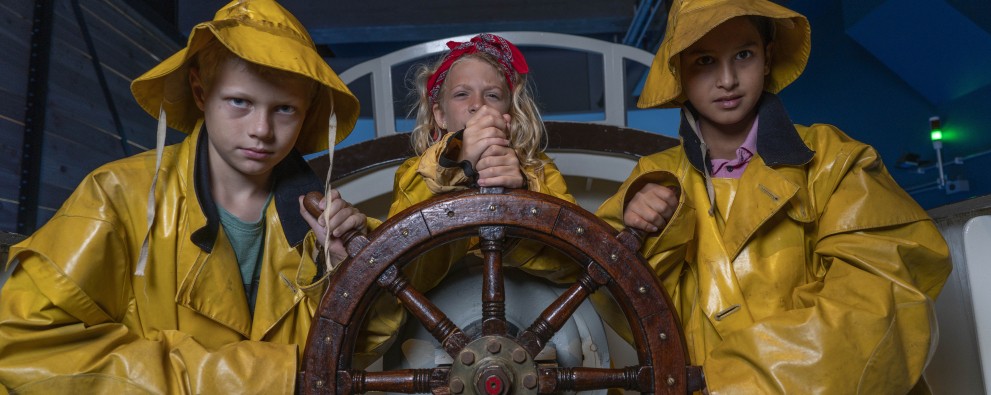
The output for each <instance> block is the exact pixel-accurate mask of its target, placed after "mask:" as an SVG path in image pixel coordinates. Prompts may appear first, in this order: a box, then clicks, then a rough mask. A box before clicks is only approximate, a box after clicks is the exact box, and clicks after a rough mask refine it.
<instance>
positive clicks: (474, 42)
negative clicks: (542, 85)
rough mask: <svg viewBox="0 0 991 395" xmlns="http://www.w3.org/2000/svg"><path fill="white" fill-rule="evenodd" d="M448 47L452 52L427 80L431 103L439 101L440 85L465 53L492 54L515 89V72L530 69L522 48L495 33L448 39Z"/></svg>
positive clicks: (507, 80) (523, 72) (522, 72)
mask: <svg viewBox="0 0 991 395" xmlns="http://www.w3.org/2000/svg"><path fill="white" fill-rule="evenodd" d="M447 47H448V48H450V49H451V52H449V53H448V54H447V56H445V57H444V61H443V62H442V63H441V64H440V67H438V68H437V71H435V72H434V74H433V75H431V76H430V79H429V80H427V92H429V95H430V102H431V103H436V102H437V96H438V95H439V94H440V86H441V85H443V84H444V80H445V79H447V72H448V71H449V70H450V69H451V65H452V64H454V62H455V61H456V60H458V59H460V58H461V57H462V56H464V55H468V54H473V53H476V52H485V53H487V54H489V55H492V56H493V57H494V58H495V59H496V61H498V62H499V65H500V66H502V67H501V68H502V70H501V71H502V73H503V74H504V75H505V76H506V84H507V85H508V86H509V89H510V90H512V89H513V74H514V73H519V74H526V73H527V72H528V71H530V69H529V67H527V65H526V59H523V54H522V53H520V50H519V49H517V48H516V46H515V45H513V43H511V42H509V41H506V39H505V38H502V37H499V36H496V35H494V34H488V33H483V34H479V35H477V36H475V37H472V39H471V41H467V42H463V43H459V42H457V41H448V42H447Z"/></svg>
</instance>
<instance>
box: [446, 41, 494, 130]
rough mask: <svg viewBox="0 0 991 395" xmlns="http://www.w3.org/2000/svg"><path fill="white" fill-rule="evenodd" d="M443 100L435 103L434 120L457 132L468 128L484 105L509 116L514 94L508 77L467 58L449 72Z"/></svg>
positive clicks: (487, 65)
mask: <svg viewBox="0 0 991 395" xmlns="http://www.w3.org/2000/svg"><path fill="white" fill-rule="evenodd" d="M447 73H448V74H447V79H445V80H444V86H443V87H442V88H441V92H440V95H439V97H440V99H439V100H438V103H436V104H434V106H433V109H434V121H435V122H437V124H438V125H441V127H442V128H444V129H446V130H448V131H451V132H456V131H459V130H461V129H464V128H465V125H467V124H468V120H469V119H471V117H472V116H473V115H474V114H475V112H476V111H477V110H478V109H479V108H481V107H482V106H483V105H487V106H489V107H492V108H494V109H495V110H496V111H498V112H499V113H500V114H508V113H509V106H510V99H511V97H510V96H511V95H512V93H510V92H509V87H508V86H507V85H506V77H505V76H504V75H503V74H502V73H500V72H499V70H496V68H495V67H492V65H490V64H488V63H486V62H485V61H484V60H481V59H475V58H466V59H464V60H461V61H459V62H457V63H456V64H455V65H454V66H453V67H451V69H450V70H449V71H448V72H447Z"/></svg>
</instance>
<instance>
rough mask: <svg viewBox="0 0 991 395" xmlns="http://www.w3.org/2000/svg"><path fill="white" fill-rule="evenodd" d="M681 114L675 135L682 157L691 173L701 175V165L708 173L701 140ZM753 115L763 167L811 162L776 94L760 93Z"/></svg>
mask: <svg viewBox="0 0 991 395" xmlns="http://www.w3.org/2000/svg"><path fill="white" fill-rule="evenodd" d="M686 107H688V109H689V111H695V110H694V109H693V108H692V107H691V104H690V103H686ZM684 111H685V110H682V114H681V125H680V127H679V128H678V134H680V135H681V141H682V145H683V149H684V151H685V156H686V157H687V158H688V161H689V162H690V163H691V164H692V167H694V168H695V170H698V171H699V172H701V173H704V168H703V167H702V166H705V168H707V169H708V170H709V171H710V173H711V171H712V164H711V163H710V162H709V160H708V158H706V157H703V154H702V149H701V146H702V141H701V140H700V139H699V136H698V135H696V134H695V131H694V130H692V127H691V125H689V124H688V122H689V121H688V119H687V117H686V116H685V114H684ZM757 116H758V117H759V118H760V122H759V123H758V124H757V155H759V156H760V157H761V158H762V159H763V161H764V163H765V164H766V165H767V166H799V165H804V164H806V163H809V161H811V160H812V156H813V155H815V152H814V151H812V150H811V149H809V147H808V146H806V145H805V142H804V141H802V138H801V137H800V136H799V135H798V131H797V130H796V129H795V125H794V124H793V123H792V122H791V118H790V117H789V116H788V112H787V111H785V107H784V105H783V104H782V103H781V99H779V98H778V96H777V95H775V94H773V93H768V92H764V95H763V96H761V100H760V103H759V104H758V107H757ZM706 156H707V155H706Z"/></svg>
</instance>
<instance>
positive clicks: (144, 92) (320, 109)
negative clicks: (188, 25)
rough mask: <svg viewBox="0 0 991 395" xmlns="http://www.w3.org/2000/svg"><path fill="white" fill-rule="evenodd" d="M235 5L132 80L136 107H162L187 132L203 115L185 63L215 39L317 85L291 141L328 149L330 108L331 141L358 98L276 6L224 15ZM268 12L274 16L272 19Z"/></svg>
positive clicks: (354, 111) (341, 133)
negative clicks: (333, 130) (334, 122)
mask: <svg viewBox="0 0 991 395" xmlns="http://www.w3.org/2000/svg"><path fill="white" fill-rule="evenodd" d="M235 3H237V2H234V3H231V4H229V5H228V6H227V7H225V8H224V9H221V11H219V12H218V13H217V17H216V18H215V19H214V20H213V21H209V22H204V23H200V24H198V25H196V26H195V27H194V28H193V31H192V33H190V36H189V41H188V43H187V46H186V48H183V49H181V50H179V51H178V52H176V53H175V54H173V55H172V56H170V57H169V58H168V59H165V60H164V61H162V62H161V63H159V64H158V65H157V66H155V67H154V68H152V69H151V70H149V71H148V72H146V73H144V74H143V75H142V76H140V77H138V78H137V79H135V80H134V81H133V82H132V83H131V93H132V94H133V95H134V98H135V100H137V102H138V104H139V105H140V106H141V108H143V109H144V110H145V111H146V112H148V113H149V114H151V115H152V116H153V117H158V114H159V109H160V108H163V109H164V110H165V112H166V114H167V118H166V119H167V123H168V126H169V127H171V128H174V129H176V130H179V131H182V132H185V133H191V132H192V130H193V128H194V127H195V125H196V123H197V121H199V120H200V119H202V118H203V114H202V111H200V109H199V107H197V106H196V102H195V100H193V95H192V91H191V89H190V85H189V71H188V70H189V65H190V62H191V61H192V60H193V59H194V58H195V55H196V53H197V52H198V51H199V50H200V49H202V48H203V47H204V46H206V44H207V43H209V41H210V40H214V39H216V40H219V41H220V42H221V43H223V44H224V46H226V47H227V48H228V49H229V50H230V51H231V52H232V53H234V55H236V56H238V57H240V58H241V59H244V60H246V61H249V62H252V63H255V64H258V65H261V66H265V67H270V68H273V69H277V70H283V71H287V72H291V73H295V74H298V75H301V76H303V77H307V78H310V79H313V80H315V81H317V82H319V83H320V84H321V85H322V88H321V89H320V92H318V94H317V96H316V98H315V99H314V102H313V103H312V104H311V106H310V110H309V112H308V114H307V117H306V120H304V122H303V126H302V130H301V131H300V135H299V138H298V139H297V141H296V148H297V149H298V150H299V151H300V152H301V153H304V154H308V153H313V152H317V151H321V150H325V149H327V147H328V144H327V128H328V127H329V120H330V114H331V111H332V110H331V106H333V112H334V113H336V114H337V121H338V124H337V135H336V141H335V143H339V142H341V141H342V140H344V139H345V138H346V137H347V136H348V135H349V134H350V133H351V130H353V129H354V125H355V124H356V123H357V121H358V115H359V111H360V106H359V104H358V99H357V98H356V97H355V96H354V95H353V94H352V93H351V91H350V90H349V89H348V87H347V85H346V84H344V82H343V81H341V79H340V77H338V75H337V73H335V72H334V70H332V69H331V68H330V66H329V65H327V62H326V61H324V59H323V58H322V57H321V56H320V55H319V54H318V53H317V51H316V49H315V46H314V45H313V42H312V41H311V40H310V37H309V35H308V34H307V33H306V31H305V30H303V27H302V25H299V23H298V21H296V20H295V18H294V17H292V15H291V14H289V13H288V11H285V10H284V9H282V7H281V6H279V5H278V4H275V3H274V2H265V1H256V2H242V3H247V4H250V5H251V6H252V7H255V8H252V9H251V10H250V11H251V13H250V14H249V16H248V17H243V16H240V17H237V18H231V19H224V17H223V15H224V11H225V10H227V9H229V8H231V7H234V6H242V7H243V4H235ZM273 15H274V16H275V18H271V16H273ZM266 17H269V18H267V19H266ZM252 18H260V19H252ZM271 19H276V21H274V22H273V21H271Z"/></svg>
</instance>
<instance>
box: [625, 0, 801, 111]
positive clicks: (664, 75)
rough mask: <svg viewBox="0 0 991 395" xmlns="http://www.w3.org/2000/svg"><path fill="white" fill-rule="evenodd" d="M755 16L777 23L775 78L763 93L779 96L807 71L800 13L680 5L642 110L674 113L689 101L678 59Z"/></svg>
mask: <svg viewBox="0 0 991 395" xmlns="http://www.w3.org/2000/svg"><path fill="white" fill-rule="evenodd" d="M745 15H756V16H763V17H767V18H770V19H771V20H773V21H774V23H775V36H774V46H773V49H772V51H773V53H772V54H771V73H770V75H768V77H767V79H766V81H765V88H764V89H765V90H767V91H768V92H771V93H778V92H780V91H781V90H782V89H784V87H786V86H788V84H791V83H792V82H794V81H795V80H796V79H797V78H798V76H800V75H801V74H802V71H804V70H805V65H806V64H807V63H808V60H809V53H810V51H811V48H812V38H811V37H812V31H811V28H810V26H809V22H808V20H807V19H806V18H805V17H804V16H803V15H801V14H799V13H797V12H794V11H792V10H789V9H787V8H785V7H782V6H779V5H777V4H774V3H772V2H769V1H765V0H701V1H679V2H675V3H674V4H673V5H672V6H671V11H670V12H669V16H668V25H667V29H666V31H665V33H664V40H663V41H662V42H661V46H660V48H659V49H658V51H657V54H656V55H655V56H654V61H653V62H652V64H651V66H650V71H649V73H648V74H647V81H646V83H645V84H644V88H643V92H642V93H641V95H640V99H639V100H638V101H637V107H640V108H653V107H660V108H676V107H680V106H681V105H682V104H683V103H684V102H685V100H686V98H685V95H684V94H683V92H682V89H681V80H680V77H679V76H678V67H679V66H678V55H679V54H680V53H681V51H684V50H685V49H686V48H688V47H690V46H691V45H692V44H694V43H695V42H696V41H698V40H699V39H701V38H702V37H703V36H705V35H706V34H707V33H709V32H710V31H712V30H713V29H715V28H716V27H717V26H719V25H720V24H722V23H724V22H726V21H728V20H730V19H733V18H735V17H738V16H745Z"/></svg>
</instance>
